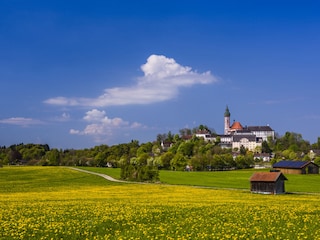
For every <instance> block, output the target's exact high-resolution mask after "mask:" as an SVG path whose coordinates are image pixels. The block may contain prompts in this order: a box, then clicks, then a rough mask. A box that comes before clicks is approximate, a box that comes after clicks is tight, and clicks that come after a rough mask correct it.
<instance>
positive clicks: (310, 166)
mask: <svg viewBox="0 0 320 240" xmlns="http://www.w3.org/2000/svg"><path fill="white" fill-rule="evenodd" d="M272 167H273V169H275V170H278V171H280V172H282V173H284V174H319V166H318V165H317V164H315V163H313V162H311V161H289V160H283V161H280V162H277V163H275V164H273V166H272Z"/></svg>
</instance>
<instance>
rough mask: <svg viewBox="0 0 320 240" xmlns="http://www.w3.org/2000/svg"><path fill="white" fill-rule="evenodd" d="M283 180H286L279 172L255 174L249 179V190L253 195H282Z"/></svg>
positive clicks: (283, 189)
mask: <svg viewBox="0 0 320 240" xmlns="http://www.w3.org/2000/svg"><path fill="white" fill-rule="evenodd" d="M285 180H288V179H287V178H286V177H285V176H284V175H283V174H282V173H281V172H257V173H254V174H253V175H252V176H251V178H250V190H251V192H253V193H262V194H283V193H285V187H284V181H285Z"/></svg>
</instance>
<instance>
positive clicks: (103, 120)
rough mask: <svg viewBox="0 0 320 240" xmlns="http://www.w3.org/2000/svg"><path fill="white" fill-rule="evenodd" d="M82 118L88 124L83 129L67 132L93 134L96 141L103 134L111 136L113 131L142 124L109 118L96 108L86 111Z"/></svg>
mask: <svg viewBox="0 0 320 240" xmlns="http://www.w3.org/2000/svg"><path fill="white" fill-rule="evenodd" d="M83 119H84V120H85V121H86V122H88V123H89V124H88V125H87V126H86V127H85V128H84V129H83V130H76V129H70V131H69V133H70V134H75V135H89V136H93V137H94V138H95V139H96V141H100V140H101V139H103V138H102V137H103V136H106V137H107V136H109V137H110V136H112V135H113V134H114V132H115V131H119V129H121V128H126V129H129V128H139V127H141V128H142V127H143V125H142V124H140V123H137V122H134V123H132V124H130V123H129V122H127V121H124V120H123V119H121V118H118V117H116V118H109V117H108V116H106V112H105V111H100V110H98V109H92V110H90V111H87V112H86V115H85V116H84V117H83Z"/></svg>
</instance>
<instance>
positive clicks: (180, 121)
mask: <svg viewBox="0 0 320 240" xmlns="http://www.w3.org/2000/svg"><path fill="white" fill-rule="evenodd" d="M319 7H320V4H319V3H318V1H308V0H307V1H281V0H280V1H272V0H271V1H215V0H212V1H209V0H208V1H205V0H199V1H175V0H170V1H167V0H162V1H160V0H154V1H152V0H150V1H142V0H141V1H139V0H137V1H131V0H118V1H96V0H91V1H58V0H57V1H49V0H48V1H40V0H39V1H37V0H30V1H22V0H3V1H0V33H1V34H0V82H1V86H0V100H1V101H0V104H1V112H0V145H1V146H3V145H5V146H10V145H11V144H18V143H46V144H49V146H50V147H52V148H62V149H67V148H75V149H80V148H89V147H92V146H96V145H100V144H108V145H113V144H118V143H127V142H130V141H131V140H132V139H136V140H139V142H140V143H143V142H147V141H153V140H155V139H156V136H157V134H159V133H167V132H168V131H171V132H172V133H178V132H179V129H182V128H185V127H188V128H193V127H196V126H199V125H200V124H205V125H207V126H209V127H210V128H213V129H215V131H216V132H217V133H223V114H224V110H225V107H226V105H228V106H229V109H230V112H231V121H232V120H236V121H240V122H241V124H242V125H266V124H269V125H270V126H271V127H272V128H273V129H274V130H275V131H276V132H277V133H278V134H280V135H283V134H284V133H285V132H286V131H292V132H296V133H300V134H302V136H303V138H304V139H306V140H308V141H310V142H311V143H314V142H316V141H317V138H318V137H319V136H320V124H319V121H320V111H319V107H318V106H319V104H318V102H319V100H320V97H319V96H320V95H319V89H320V81H319V80H320V79H319V76H320V66H319V63H320V44H319V43H320V15H319V13H318V10H319Z"/></svg>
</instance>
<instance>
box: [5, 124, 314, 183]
mask: <svg viewBox="0 0 320 240" xmlns="http://www.w3.org/2000/svg"><path fill="white" fill-rule="evenodd" d="M199 129H200V130H207V131H208V132H210V134H214V133H212V130H209V129H208V128H207V127H206V126H205V125H200V126H199V127H198V128H196V129H181V130H180V131H179V134H178V133H177V134H172V133H171V132H170V131H169V132H168V133H164V134H158V135H157V137H156V140H155V141H153V142H146V143H141V144H140V143H139V141H137V140H132V141H131V142H129V143H122V144H118V145H112V146H108V145H104V144H103V145H99V146H95V147H93V148H86V149H79V150H75V149H64V150H63V149H56V148H50V147H49V146H48V145H47V144H23V143H21V144H15V145H11V146H9V147H6V146H2V147H0V165H41V166H97V167H123V166H129V165H130V166H134V167H129V168H128V167H127V169H131V171H133V173H137V172H139V171H140V169H137V166H148V167H149V168H150V167H152V168H156V169H166V170H194V171H208V170H229V169H242V168H249V167H251V166H252V165H253V164H256V163H259V162H261V161H262V159H256V158H254V154H255V153H268V154H272V156H273V158H272V162H276V161H278V160H280V159H291V160H313V161H314V162H315V163H317V164H320V157H319V156H314V155H310V154H309V152H310V150H311V149H320V138H318V141H317V142H316V143H313V144H310V143H309V142H308V141H306V140H304V139H303V138H302V135H301V134H298V133H294V132H286V133H285V134H284V135H283V136H276V138H275V139H274V140H271V139H268V141H264V142H263V143H262V147H260V148H257V149H255V151H248V150H247V149H244V148H240V149H226V148H221V147H220V145H219V141H218V140H217V141H216V142H206V141H204V139H203V138H199V137H196V136H195V134H194V133H195V131H196V130H199ZM186 136H192V137H191V138H188V139H186ZM187 166H188V168H187ZM132 169H135V171H134V170H132ZM140 172H141V171H140ZM142 172H143V171H142ZM133 173H132V174H133ZM143 174H145V175H148V174H149V173H148V172H147V173H146V172H143ZM123 175H124V176H127V177H128V176H129V175H130V174H128V173H126V172H124V173H123Z"/></svg>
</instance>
